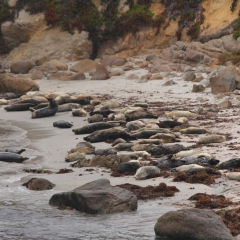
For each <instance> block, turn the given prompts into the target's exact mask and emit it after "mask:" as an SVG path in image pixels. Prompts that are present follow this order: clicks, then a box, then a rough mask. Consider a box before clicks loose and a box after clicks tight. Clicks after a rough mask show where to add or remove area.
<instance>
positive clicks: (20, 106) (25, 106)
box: [4, 103, 35, 112]
mask: <svg viewBox="0 0 240 240" xmlns="http://www.w3.org/2000/svg"><path fill="white" fill-rule="evenodd" d="M34 106H35V104H33V103H17V104H12V105H8V106H6V107H5V108H4V110H6V111H7V112H14V111H28V110H29V109H30V108H31V107H34Z"/></svg>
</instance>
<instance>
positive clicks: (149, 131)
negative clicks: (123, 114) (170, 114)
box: [131, 127, 170, 139]
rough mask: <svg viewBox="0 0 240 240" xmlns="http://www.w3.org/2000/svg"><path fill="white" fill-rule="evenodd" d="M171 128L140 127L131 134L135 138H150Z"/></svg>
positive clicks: (167, 131)
mask: <svg viewBox="0 0 240 240" xmlns="http://www.w3.org/2000/svg"><path fill="white" fill-rule="evenodd" d="M169 132H170V131H169V129H166V128H156V129H154V128H145V127H144V128H140V129H139V130H136V131H133V132H131V136H132V137H135V138H138V139H139V138H145V139H146V138H150V137H151V136H153V135H156V134H157V133H169Z"/></svg>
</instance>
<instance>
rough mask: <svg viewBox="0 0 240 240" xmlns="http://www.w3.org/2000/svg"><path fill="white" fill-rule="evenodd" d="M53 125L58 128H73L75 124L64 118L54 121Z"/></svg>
mask: <svg viewBox="0 0 240 240" xmlns="http://www.w3.org/2000/svg"><path fill="white" fill-rule="evenodd" d="M53 126H54V127H58V128H71V127H72V126H73V125H72V124H71V123H69V122H66V121H64V120H59V121H56V122H54V123H53Z"/></svg>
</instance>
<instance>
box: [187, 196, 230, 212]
mask: <svg viewBox="0 0 240 240" xmlns="http://www.w3.org/2000/svg"><path fill="white" fill-rule="evenodd" d="M188 200H192V201H196V203H195V206H196V208H202V209H203V208H204V209H213V208H225V207H228V206H229V205H232V204H234V203H233V202H232V201H231V200H229V199H227V198H226V197H225V196H223V195H214V194H212V195H209V194H206V193H197V194H194V195H193V196H191V197H190V198H189V199H188Z"/></svg>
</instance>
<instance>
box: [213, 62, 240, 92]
mask: <svg viewBox="0 0 240 240" xmlns="http://www.w3.org/2000/svg"><path fill="white" fill-rule="evenodd" d="M209 80H210V86H211V90H212V93H213V94H218V93H224V92H233V91H234V90H235V89H236V87H237V85H236V81H239V82H240V76H239V74H238V72H237V70H236V68H235V66H228V67H221V68H219V70H218V71H217V73H216V74H215V75H213V76H212V77H210V79H209Z"/></svg>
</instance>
